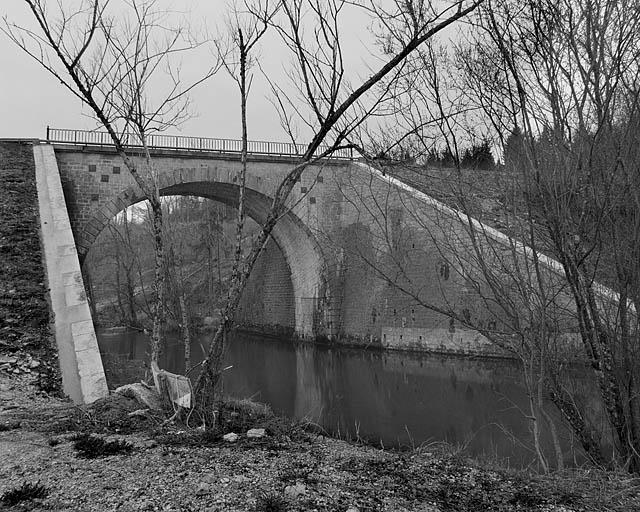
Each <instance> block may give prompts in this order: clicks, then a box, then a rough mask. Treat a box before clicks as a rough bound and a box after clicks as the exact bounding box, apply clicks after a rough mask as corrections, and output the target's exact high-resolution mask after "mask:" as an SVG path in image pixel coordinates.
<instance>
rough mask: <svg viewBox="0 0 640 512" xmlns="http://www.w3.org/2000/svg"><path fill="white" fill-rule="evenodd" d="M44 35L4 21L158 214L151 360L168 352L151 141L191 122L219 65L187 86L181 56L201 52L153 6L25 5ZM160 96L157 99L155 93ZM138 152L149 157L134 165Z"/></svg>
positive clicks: (94, 2)
mask: <svg viewBox="0 0 640 512" xmlns="http://www.w3.org/2000/svg"><path fill="white" fill-rule="evenodd" d="M26 3H27V5H28V7H29V9H30V11H31V13H32V15H33V17H34V20H35V22H36V24H37V27H38V29H37V30H31V29H29V28H25V27H20V26H17V25H16V24H14V23H11V22H10V21H8V20H6V19H5V25H4V28H3V32H4V33H5V34H6V35H7V36H8V37H9V38H10V39H11V40H12V41H13V42H14V43H16V44H17V45H18V46H19V47H20V48H22V49H23V50H24V51H25V52H26V53H27V54H28V55H30V56H31V57H33V58H34V59H35V60H36V61H37V62H38V63H39V64H40V65H42V66H43V67H44V68H45V69H46V70H47V71H49V72H50V73H51V74H52V75H53V76H54V77H55V78H56V79H57V80H59V81H60V83H61V84H62V85H63V86H64V87H65V88H67V89H68V90H69V91H70V92H71V93H72V94H73V95H74V96H76V97H77V98H78V99H80V101H81V102H82V103H83V104H85V105H87V106H88V107H89V108H90V110H91V112H92V114H93V115H94V116H95V118H96V120H97V122H98V123H99V124H100V125H102V126H104V128H105V129H106V130H107V132H108V133H109V136H110V137H111V140H112V142H113V144H114V145H115V148H116V151H117V152H118V154H119V156H120V157H121V158H122V160H123V161H124V164H125V166H126V167H127V169H128V170H129V173H130V174H131V176H132V177H133V179H134V180H135V182H136V184H137V185H138V186H139V187H140V190H141V191H142V193H143V194H144V196H145V197H146V199H147V200H148V201H149V204H150V206H151V210H152V212H153V232H154V247H155V281H154V287H155V300H154V306H153V327H152V336H151V360H152V362H153V363H157V360H158V355H159V352H160V347H161V343H160V342H161V324H162V312H163V301H164V298H165V297H164V295H165V284H164V277H165V274H164V257H165V256H164V245H163V234H162V231H163V228H162V222H163V221H162V207H161V202H160V192H159V189H158V182H157V176H156V174H157V173H156V170H155V168H154V165H153V160H152V158H151V154H150V152H149V147H148V139H149V136H150V135H152V134H153V133H155V132H158V131H162V130H164V129H166V128H168V127H170V126H176V125H178V124H179V123H181V122H182V121H184V120H185V119H186V118H187V117H188V116H189V108H188V107H189V101H188V93H189V92H190V91H191V90H192V89H193V88H194V87H196V86H197V85H199V84H200V83H202V82H203V81H204V80H206V79H207V78H209V77H210V76H211V75H212V74H213V73H214V72H215V71H216V65H215V63H214V65H213V66H211V67H209V68H208V69H206V70H205V71H204V72H203V73H202V74H200V76H199V77H198V78H197V79H195V80H194V81H192V82H191V83H189V84H188V85H185V84H184V83H183V82H182V80H181V75H180V68H181V61H180V57H181V55H183V54H185V52H188V51H192V50H194V49H196V48H197V47H198V46H199V43H198V42H194V41H193V40H192V38H191V36H190V34H188V32H187V31H186V29H185V28H183V27H180V26H179V25H177V26H176V25H175V24H174V23H172V22H171V19H170V18H171V16H172V15H175V14H176V13H171V12H168V11H166V10H161V9H160V8H159V7H157V5H156V2H155V1H154V0H149V1H146V0H141V1H132V2H127V3H124V4H122V5H119V9H121V11H120V12H117V13H114V12H113V9H111V4H110V2H109V1H108V0H104V1H102V0H82V1H81V2H80V3H79V4H74V6H73V7H72V8H68V7H65V6H64V5H63V4H62V3H57V4H56V9H57V11H56V12H52V10H51V9H50V7H51V6H50V5H46V2H44V1H43V0H26ZM152 91H153V92H152ZM131 146H136V147H138V150H136V151H137V152H139V151H140V150H141V151H142V158H134V157H133V154H134V151H133V150H132V149H131Z"/></svg>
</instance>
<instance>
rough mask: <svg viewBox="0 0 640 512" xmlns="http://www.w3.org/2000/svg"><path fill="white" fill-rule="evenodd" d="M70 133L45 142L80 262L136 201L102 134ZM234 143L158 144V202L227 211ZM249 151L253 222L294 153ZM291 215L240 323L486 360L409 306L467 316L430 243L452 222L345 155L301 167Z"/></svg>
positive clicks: (465, 334) (464, 335)
mask: <svg viewBox="0 0 640 512" xmlns="http://www.w3.org/2000/svg"><path fill="white" fill-rule="evenodd" d="M71 133H73V134H74V135H73V136H71V135H70V134H71ZM76 133H77V132H69V133H67V134H60V133H56V134H55V135H56V136H54V137H52V141H50V142H52V144H53V148H54V150H55V159H56V161H57V168H58V170H59V174H60V178H61V181H62V186H63V190H64V196H65V200H66V206H67V210H68V213H69V218H70V222H71V227H72V230H73V236H74V238H75V243H76V247H77V251H78V255H79V257H80V260H81V261H82V260H83V259H84V257H85V256H86V254H87V252H88V251H89V250H90V248H91V245H92V243H93V242H94V240H95V239H96V237H97V236H98V234H99V233H100V232H101V231H102V229H103V228H104V227H105V226H106V224H107V222H108V221H109V220H110V219H111V218H113V216H114V215H116V214H117V213H118V212H120V211H122V210H123V209H124V208H126V207H128V206H130V205H132V204H135V203H137V202H139V201H141V200H142V199H143V195H142V193H141V191H140V190H139V189H138V187H137V186H136V185H135V183H134V182H133V179H132V178H131V176H130V175H129V173H128V171H127V170H126V168H125V166H124V164H123V162H122V161H121V159H120V157H119V156H118V155H117V154H116V153H115V151H114V150H113V148H112V147H110V146H109V145H108V144H107V143H106V142H108V139H106V138H105V135H100V134H91V136H92V137H94V139H91V140H87V139H86V138H85V139H82V140H78V136H77V135H75V134H76ZM81 133H84V134H85V135H84V136H85V137H86V133H87V132H81ZM96 137H100V139H99V140H96V139H95V138H96ZM72 139H74V140H72ZM167 140H168V141H169V142H166V141H167ZM105 141H106V142H105ZM212 141H213V142H212ZM238 144H239V143H238V142H237V141H220V140H217V142H216V140H215V139H201V138H180V137H178V138H172V139H163V140H160V141H158V142H157V143H156V144H154V145H155V146H156V147H154V148H153V149H152V151H151V153H152V157H153V162H154V166H155V168H156V169H157V172H158V183H159V187H160V192H161V194H162V195H192V196H199V197H204V198H207V199H211V200H214V201H219V202H221V203H224V204H227V205H231V206H236V205H237V197H238V186H237V184H236V183H237V179H238V174H239V171H240V159H239V153H238V151H237V150H238V149H239V145H238ZM252 144H253V146H250V148H249V149H250V151H251V153H250V156H249V164H248V175H247V188H248V190H247V200H248V202H247V211H248V215H249V216H250V217H251V218H253V219H254V220H256V221H257V222H261V221H262V220H264V218H265V216H266V214H267V212H268V210H269V207H270V204H271V200H272V196H273V193H274V191H275V188H276V187H277V185H278V184H279V183H280V181H281V179H282V178H283V177H284V175H285V174H286V173H287V172H288V171H289V170H290V169H291V167H292V166H293V165H295V163H296V161H297V158H296V157H297V155H296V153H297V152H299V151H300V148H298V147H291V145H284V144H281V143H252ZM270 144H271V145H270ZM158 146H160V147H158ZM134 153H135V151H134ZM136 158H139V157H136ZM290 206H291V210H290V212H289V213H287V214H286V215H285V216H284V218H283V219H281V221H280V222H279V223H278V224H277V227H276V228H275V230H274V232H273V237H272V241H270V242H269V245H268V246H267V248H266V250H265V251H264V253H263V255H262V256H261V259H260V261H259V262H258V264H257V267H256V269H255V272H254V273H253V275H252V277H251V280H250V282H249V285H248V289H247V291H246V293H245V297H244V298H243V307H242V310H241V311H240V314H239V320H240V322H241V323H243V324H245V325H247V326H250V327H252V328H258V329H263V328H264V329H269V328H277V329H285V330H289V331H293V332H295V334H297V335H298V336H301V337H307V338H325V339H341V340H343V341H344V340H346V341H349V342H354V343H364V344H372V345H378V346H387V347H396V348H426V349H436V350H450V351H453V352H458V353H460V352H462V353H466V352H472V353H477V352H492V351H493V350H494V349H493V348H492V347H491V346H490V345H489V344H487V343H486V340H484V338H482V337H481V336H480V335H479V334H478V333H477V332H475V331H469V330H466V329H463V328H461V327H460V326H459V325H456V323H455V322H453V321H451V320H450V319H449V318H447V317H445V316H443V315H440V314H438V313H435V312H434V311H433V310H430V309H427V308H424V307H421V306H419V304H418V302H419V301H416V297H415V291H416V290H417V291H419V293H420V294H421V295H422V296H424V297H427V298H428V299H429V301H431V302H434V301H435V302H436V303H437V302H438V301H440V303H444V302H446V303H448V304H450V303H452V302H453V303H455V304H456V306H457V307H459V308H460V309H465V310H469V311H471V310H472V309H473V308H472V306H471V305H469V304H468V302H469V300H470V299H469V295H470V290H469V288H468V287H467V286H465V283H464V279H461V278H460V275H461V274H460V272H457V273H456V272H454V271H453V269H449V268H448V264H447V263H446V261H445V260H443V258H442V254H441V249H438V248H437V247H436V244H435V243H434V242H435V239H434V233H435V232H439V233H440V235H438V236H440V237H442V236H448V235H446V232H447V229H445V228H443V226H442V219H443V218H447V219H449V220H448V221H447V222H449V223H451V222H458V223H459V220H457V219H455V215H450V214H448V213H447V214H444V213H443V212H445V211H446V210H447V209H446V208H445V207H444V206H443V205H441V204H440V203H438V202H437V201H433V200H432V199H431V198H429V197H427V196H425V195H424V194H421V193H419V192H417V191H415V190H413V189H411V187H408V186H406V185H404V184H402V183H399V182H396V181H395V180H393V179H390V178H388V177H386V176H384V175H383V174H382V173H380V172H379V171H377V170H375V169H373V168H371V167H368V166H367V165H364V164H363V163H360V162H357V161H354V160H352V159H351V158H350V155H346V154H344V153H343V154H341V155H339V158H332V159H325V160H323V161H321V162H320V163H317V164H315V165H312V166H310V167H309V168H308V169H307V170H306V171H305V172H304V174H303V177H302V179H301V180H300V182H299V183H297V184H296V186H295V190H294V191H293V193H292V195H291V198H290ZM452 219H453V220H452ZM430 227H433V228H434V229H429V228H430ZM435 228H437V229H435ZM408 284H410V288H411V290H413V291H414V293H413V295H414V296H413V297H412V296H411V295H412V294H411V293H407V285H408Z"/></svg>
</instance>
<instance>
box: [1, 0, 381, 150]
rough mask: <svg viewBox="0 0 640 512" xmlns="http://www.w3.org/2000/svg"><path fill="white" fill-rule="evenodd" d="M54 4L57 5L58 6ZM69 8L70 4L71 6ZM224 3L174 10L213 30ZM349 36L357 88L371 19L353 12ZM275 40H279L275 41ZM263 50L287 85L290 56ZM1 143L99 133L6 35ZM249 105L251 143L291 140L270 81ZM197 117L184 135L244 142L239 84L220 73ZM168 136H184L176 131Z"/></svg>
mask: <svg viewBox="0 0 640 512" xmlns="http://www.w3.org/2000/svg"><path fill="white" fill-rule="evenodd" d="M52 3H53V2H52ZM65 3H66V2H65ZM0 4H1V6H0V15H2V17H5V16H6V17H7V19H8V20H9V21H14V22H16V23H18V24H21V25H27V26H29V25H30V24H32V23H33V22H32V15H31V13H30V12H29V10H28V7H27V5H26V3H25V2H24V1H23V0H0ZM225 4H226V2H225V1H224V0H210V1H207V2H200V1H198V0H182V1H174V2H173V5H175V6H177V8H179V9H181V10H185V11H189V12H190V13H191V15H192V16H193V17H194V19H196V20H207V24H208V25H209V26H210V28H211V29H212V30H214V27H215V25H216V23H217V24H220V23H221V20H220V19H219V18H220V13H221V11H222V9H224V6H225ZM346 25H348V30H345V31H344V37H345V45H344V47H345V49H346V50H347V58H346V61H347V64H348V66H347V67H348V68H349V70H350V71H351V73H352V76H353V79H354V83H355V80H356V79H357V76H361V77H362V76H366V75H367V67H366V65H365V61H367V60H368V61H369V62H370V63H371V62H372V60H371V58H370V56H369V55H368V53H369V52H368V50H367V47H371V36H370V34H369V32H368V25H369V20H368V18H367V17H366V16H358V17H355V18H354V17H353V15H352V14H349V13H347V18H346ZM272 41H273V40H272ZM267 46H268V47H267V48H262V49H261V53H260V54H261V62H262V64H263V66H264V67H265V69H267V70H269V73H270V76H272V77H275V79H277V80H283V79H284V77H285V71H284V70H285V69H286V68H287V66H288V63H289V62H290V55H289V54H286V53H285V52H284V51H282V50H281V49H278V47H277V46H276V45H274V44H272V43H267ZM0 69H2V70H3V72H2V77H1V78H0V138H6V137H34V138H44V136H45V129H46V126H47V125H50V126H52V127H57V128H81V129H92V128H95V126H96V123H95V121H93V119H91V118H89V117H88V116H87V115H86V114H87V113H88V111H87V109H86V107H83V106H82V104H81V102H80V101H79V100H78V99H77V98H75V97H74V96H73V95H72V94H71V93H70V92H69V91H67V90H66V89H65V88H64V87H62V86H61V85H60V84H59V83H58V82H57V81H56V80H55V79H54V78H53V77H52V76H51V75H50V74H48V72H46V71H45V70H44V69H42V68H41V67H40V65H39V64H38V63H37V62H35V61H34V60H33V59H32V58H31V57H29V56H27V55H26V54H25V53H24V52H23V51H22V50H20V49H19V48H18V47H17V46H15V44H13V43H12V42H11V41H10V40H9V39H8V38H7V37H6V36H5V35H4V34H0ZM258 75H259V72H257V71H256V78H255V82H254V87H253V90H252V93H251V97H250V103H249V138H250V139H253V140H287V138H286V136H285V135H284V133H283V131H282V129H281V128H280V125H279V122H278V117H277V115H276V113H275V110H274V108H273V106H272V105H271V103H270V102H269V100H268V96H269V91H268V87H267V85H266V82H265V81H264V80H263V79H262V78H261V77H260V76H258ZM191 97H192V100H193V110H194V111H195V113H196V117H194V118H193V119H190V120H188V121H187V122H186V123H185V124H184V125H182V126H181V128H180V129H179V132H181V133H183V134H185V135H194V136H201V137H220V138H240V120H239V96H238V92H237V87H236V85H235V83H234V82H233V81H232V80H231V79H230V78H229V77H228V75H226V73H225V72H224V71H220V72H219V73H218V74H217V75H216V76H214V77H213V78H212V79H211V80H210V81H209V82H208V83H206V84H205V85H203V86H202V87H200V88H199V89H198V90H196V91H195V92H194V93H193V94H192V95H191ZM168 133H178V129H172V130H170V131H169V132H168Z"/></svg>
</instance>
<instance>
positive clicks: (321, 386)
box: [98, 332, 571, 466]
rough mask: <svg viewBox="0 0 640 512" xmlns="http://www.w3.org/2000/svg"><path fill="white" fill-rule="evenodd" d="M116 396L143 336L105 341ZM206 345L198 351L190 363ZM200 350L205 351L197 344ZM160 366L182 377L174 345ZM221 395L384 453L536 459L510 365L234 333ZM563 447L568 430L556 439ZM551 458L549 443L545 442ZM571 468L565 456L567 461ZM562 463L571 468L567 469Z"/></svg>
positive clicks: (139, 354) (142, 350)
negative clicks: (436, 444) (437, 449)
mask: <svg viewBox="0 0 640 512" xmlns="http://www.w3.org/2000/svg"><path fill="white" fill-rule="evenodd" d="M98 339H99V343H100V348H101V350H102V352H104V353H106V354H107V356H106V357H105V361H106V362H105V366H106V367H107V372H108V375H107V377H108V380H109V381H110V382H109V384H110V386H111V387H113V386H115V385H119V384H121V383H123V382H128V381H131V380H132V379H134V378H139V377H140V375H139V374H137V375H132V372H133V373H135V372H139V371H141V370H142V369H141V364H142V363H141V361H144V360H146V358H147V355H146V352H147V350H148V346H147V343H148V340H147V338H146V336H144V335H142V334H140V333H131V332H126V333H118V334H114V333H110V334H107V333H104V332H102V333H99V335H98ZM205 342H206V340H205V339H202V340H199V341H197V342H196V343H194V344H193V346H192V360H193V362H194V363H196V362H198V361H201V360H202V357H203V352H202V345H203V344H204V343H205ZM201 343H202V345H201ZM160 365H161V367H163V368H165V369H167V370H169V371H174V372H178V373H182V372H183V371H184V359H183V349H182V347H181V345H180V344H179V343H177V342H175V341H174V342H169V344H168V346H167V347H166V349H165V350H164V352H163V354H162V356H161V361H160ZM226 365H230V366H232V368H231V369H229V370H227V371H226V373H225V380H224V386H225V392H226V393H227V394H229V395H232V396H236V397H240V398H244V397H253V398H254V399H256V400H258V401H262V402H266V403H269V404H270V405H271V406H272V408H273V409H274V410H275V411H276V412H278V413H282V414H285V415H288V416H292V417H295V418H308V419H310V420H312V421H315V422H317V423H318V424H320V425H322V426H323V427H324V428H326V429H328V430H330V431H332V432H333V433H340V435H342V436H349V437H352V436H355V435H359V436H360V437H361V438H367V439H370V440H374V441H376V442H378V441H380V440H381V441H382V443H383V444H384V445H385V446H398V445H404V446H418V445H420V444H422V443H427V442H432V441H447V442H449V443H453V444H458V445H465V446H467V450H468V453H470V454H473V455H479V454H486V455H489V456H494V457H497V458H500V459H508V460H509V462H510V463H511V464H512V465H514V466H523V465H526V464H528V463H529V462H531V461H532V460H534V455H533V452H532V449H531V447H530V432H529V428H530V424H529V420H527V419H526V411H527V410H528V405H527V404H528V402H527V397H526V393H525V389H524V387H523V386H522V384H521V380H520V372H519V369H518V367H517V365H516V364H515V363H514V362H510V361H493V360H474V359H468V358H457V357H444V356H434V355H428V354H408V353H400V352H377V351H368V350H359V349H358V350H356V349H348V348H336V347H328V346H319V345H313V344H298V343H293V342H291V341H288V340H278V339H273V338H265V337H261V336H258V335H250V334H240V333H238V334H236V335H235V336H234V338H233V339H232V340H231V343H229V345H228V351H227V354H226ZM560 434H561V436H562V437H563V444H564V445H565V447H569V446H570V444H571V443H570V439H569V438H568V433H567V432H566V431H562V429H561V432H560ZM543 441H544V443H545V445H546V449H547V450H548V452H549V453H551V452H550V450H551V446H550V442H549V440H548V439H544V440H543ZM567 458H568V459H570V457H569V456H567ZM566 462H568V463H570V462H571V460H567V461H566Z"/></svg>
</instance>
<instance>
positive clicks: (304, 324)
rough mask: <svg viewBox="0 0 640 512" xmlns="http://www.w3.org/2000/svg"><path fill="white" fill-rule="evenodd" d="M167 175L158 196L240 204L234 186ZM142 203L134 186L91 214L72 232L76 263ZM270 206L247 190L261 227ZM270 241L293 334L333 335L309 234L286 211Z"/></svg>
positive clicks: (322, 272) (324, 282)
mask: <svg viewBox="0 0 640 512" xmlns="http://www.w3.org/2000/svg"><path fill="white" fill-rule="evenodd" d="M167 174H170V177H169V176H167ZM167 174H165V175H164V176H163V177H162V179H161V188H160V195H162V196H170V195H189V196H197V197H203V198H206V199H211V200H214V201H218V202H221V203H224V204H227V205H230V206H233V207H236V208H237V206H238V189H239V187H238V186H237V185H235V184H234V183H228V182H222V181H211V180H197V181H185V179H184V176H183V175H182V173H181V172H179V171H176V172H174V173H167ZM168 178H169V179H168ZM144 199H145V197H144V194H142V192H141V191H140V190H139V189H138V188H137V187H136V186H129V187H127V188H126V189H124V190H123V191H121V192H120V193H119V194H117V195H116V196H115V197H113V198H112V199H111V201H109V202H108V203H106V204H103V205H102V206H100V207H98V208H96V209H95V210H93V211H92V213H91V216H90V218H89V219H88V220H87V222H86V223H85V224H84V227H82V228H81V229H80V231H79V232H77V233H76V234H75V235H76V244H77V247H78V256H79V257H80V261H81V262H83V261H84V258H85V256H86V255H87V253H88V251H89V249H90V248H91V245H92V244H93V242H94V241H95V240H96V238H97V237H98V235H99V234H100V232H102V230H103V229H104V228H105V227H106V225H107V223H108V222H109V220H110V219H111V218H113V216H114V215H115V214H117V213H118V212H120V211H122V210H124V209H125V208H127V207H129V206H132V205H133V204H136V203H138V202H140V201H142V200H144ZM271 203H272V199H271V198H270V197H269V196H267V195H265V194H263V193H262V192H259V191H257V190H255V189H253V188H247V189H246V211H247V215H248V216H249V217H250V218H252V219H253V220H255V221H256V222H257V223H259V224H262V223H263V222H264V220H266V217H267V215H268V212H269V210H270V207H271ZM272 238H273V240H274V241H275V243H276V244H277V245H278V247H279V248H280V250H281V251H282V254H283V256H284V258H285V261H286V263H287V265H288V266H289V269H290V272H291V283H292V286H293V294H294V310H295V331H296V334H297V335H299V336H303V337H313V336H318V335H319V334H327V335H331V334H332V332H331V331H332V321H331V320H332V319H331V318H330V317H329V311H330V309H329V307H328V306H329V302H330V293H329V289H328V282H329V280H328V279H327V278H326V272H327V267H326V263H325V259H324V257H323V254H322V250H321V247H320V245H319V244H318V242H317V241H316V239H315V237H314V235H313V233H311V231H310V230H309V229H308V228H307V226H306V225H305V224H304V223H303V222H302V220H300V219H299V218H298V217H297V216H296V215H295V214H294V213H292V212H288V213H287V214H285V215H284V216H283V217H282V218H281V219H280V220H279V221H278V223H277V224H276V226H275V228H274V230H273V232H272Z"/></svg>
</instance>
